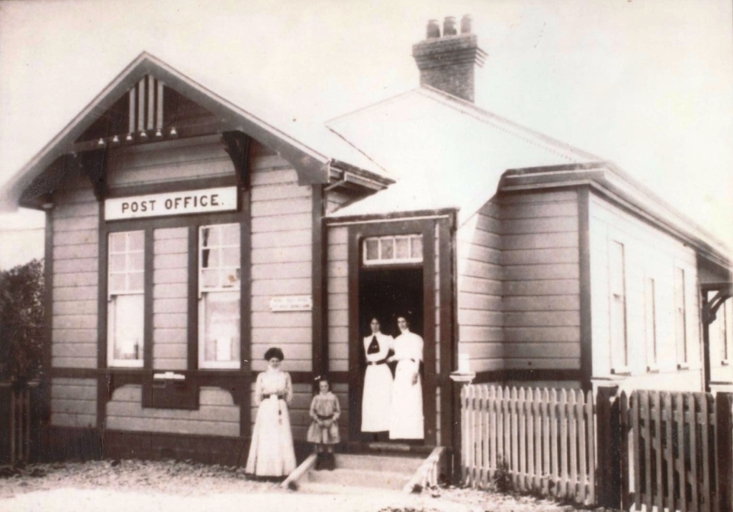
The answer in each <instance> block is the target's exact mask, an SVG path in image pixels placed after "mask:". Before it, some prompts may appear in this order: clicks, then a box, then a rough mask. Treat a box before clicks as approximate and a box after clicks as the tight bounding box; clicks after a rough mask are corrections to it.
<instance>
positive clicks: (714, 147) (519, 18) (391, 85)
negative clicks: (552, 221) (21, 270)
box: [0, 0, 733, 268]
mask: <svg viewBox="0 0 733 512" xmlns="http://www.w3.org/2000/svg"><path fill="white" fill-rule="evenodd" d="M464 14H471V15H472V17H473V31H474V33H476V34H477V35H478V38H479V45H480V46H481V47H482V48H483V49H484V50H485V51H486V52H487V53H488V55H489V56H488V58H487V60H486V63H485V65H484V67H483V68H482V69H480V70H479V71H478V73H477V79H476V81H477V90H476V103H477V104H478V105H479V106H481V107H484V108H486V109H487V110H489V111H491V112H494V113H496V114H499V115H502V116H504V117H507V118H509V119H511V120H512V121H515V122H517V123H519V124H522V125H525V126H527V127H529V128H532V129H534V130H537V131H540V132H543V133H545V134H547V135H549V136H551V137H553V138H555V139H558V140H560V141H563V142H567V143H569V144H571V145H573V146H575V147H578V148H581V149H583V150H585V151H588V152H590V153H594V154H596V155H598V156H600V157H602V158H604V159H607V160H611V161H613V162H614V163H616V164H617V165H618V166H620V167H621V168H622V169H624V170H625V171H626V172H627V173H629V174H630V175H632V176H633V177H634V178H636V179H637V180H638V181H640V182H642V183H643V184H645V185H646V186H647V187H649V188H651V189H652V190H654V191H655V192H656V193H657V194H658V195H660V196H661V197H662V198H664V199H666V200H667V201H668V202H670V203H672V204H673V205H674V206H676V207H677V208H678V209H679V210H680V211H681V212H682V213H683V214H685V215H687V216H688V217H690V218H691V219H693V220H694V221H695V222H697V223H698V224H700V225H701V226H703V227H704V228H705V229H706V230H708V231H710V232H711V233H713V234H714V235H715V236H717V237H718V238H719V239H721V240H723V241H724V242H726V243H727V244H728V245H729V246H731V247H733V1H732V0H725V1H724V0H695V1H692V0H643V1H642V0H631V1H629V0H552V1H547V0H541V1H536V0H491V1H488V0H482V1H480V2H479V1H473V2H472V1H460V0H459V1H453V0H451V1H446V0H443V1H435V0H424V1H419V2H418V1H416V0H391V1H388V2H378V1H361V0H349V1H347V2H344V1H338V0H327V1H324V0H322V1H312V0H283V1H280V2H270V1H247V0H245V1H242V0H229V1H223V0H219V1H217V0H208V1H193V0H167V1H157V2H151V1H150V0H146V1H140V0H125V1H122V0H90V1H79V0H65V1H50V0H46V1H33V0H26V1H13V0H0V183H2V182H4V181H5V180H7V179H8V178H9V177H10V176H12V175H13V174H14V173H15V172H17V171H18V170H19V169H20V168H21V167H22V166H23V165H24V164H25V163H26V162H27V161H28V160H29V159H30V158H31V157H32V156H33V155H34V154H35V153H37V152H38V151H39V150H40V149H41V148H42V147H43V146H44V145H45V144H46V143H47V142H48V141H49V140H50V139H51V138H52V137H53V136H55V135H56V134H57V133H58V132H59V131H60V130H61V129H62V128H63V127H64V126H65V125H66V123H68V122H69V121H70V120H71V119H72V118H73V117H74V116H75V115H76V114H78V113H79V111H81V110H82V109H83V108H84V106H86V104H87V103H89V101H91V100H92V99H93V98H94V96H95V95H96V94H97V93H99V92H100V91H101V90H102V89H103V88H104V87H105V86H106V85H107V84H108V83H109V82H110V81H111V80H112V79H113V78H114V77H115V76H116V75H117V74H118V73H119V72H120V71H121V70H122V69H123V68H124V67H125V66H126V65H127V64H129V63H130V62H131V61H132V60H133V59H134V58H135V57H136V56H137V55H138V54H139V53H140V52H142V51H148V52H150V53H152V54H153V55H155V56H157V57H159V58H161V59H163V60H164V61H166V62H168V63H169V64H170V65H172V66H173V67H175V68H177V69H179V70H181V71H182V72H184V73H188V74H191V75H192V76H194V77H207V79H209V80H210V83H211V85H212V86H222V90H225V88H226V87H231V83H241V86H242V88H243V89H246V90H248V91H250V92H251V94H250V97H252V98H254V99H253V101H257V100H256V98H262V101H267V102H269V103H275V104H277V105H278V107H279V108H280V109H282V110H283V111H284V112H285V113H286V114H287V115H289V116H292V117H293V118H294V119H295V118H298V119H306V118H307V119H311V120H313V121H315V122H324V121H327V120H329V119H332V118H334V117H337V116H340V115H342V114H345V113H348V112H351V111H354V110H357V109H359V108H361V107H364V106H366V105H369V104H372V103H375V102H377V101H380V100H383V99H385V98H388V97H390V96H393V95H395V94H399V93H401V92H405V91H408V90H410V89H413V88H415V87H417V85H418V83H419V75H418V71H417V67H416V66H415V63H414V60H413V58H412V56H411V52H412V45H413V44H414V43H417V42H419V41H420V40H422V39H423V38H424V37H425V25H426V22H427V21H428V20H429V19H439V20H442V19H443V17H444V16H455V17H456V18H457V19H460V17H461V16H463V15H464ZM243 107H244V108H246V105H243ZM42 225H43V216H42V215H38V214H36V215H30V214H27V213H21V214H14V215H10V216H8V215H3V216H0V268H6V267H7V266H10V265H12V264H15V263H16V261H17V262H18V263H19V262H22V261H18V260H23V259H27V258H28V255H29V254H31V253H33V254H34V255H36V256H39V257H40V256H42V247H43V244H42V239H41V238H39V237H41V236H42V232H41V231H40V230H38V227H41V226H42ZM25 228H33V229H35V231H31V234H30V235H28V236H27V237H26V239H27V240H32V239H35V240H36V242H27V244H26V242H23V241H22V240H21V239H23V236H22V235H21V234H18V232H17V230H23V229H25ZM8 230H11V233H10V234H8V233H6V232H7V231H8ZM38 240H40V242H38ZM34 251H37V253H34Z"/></svg>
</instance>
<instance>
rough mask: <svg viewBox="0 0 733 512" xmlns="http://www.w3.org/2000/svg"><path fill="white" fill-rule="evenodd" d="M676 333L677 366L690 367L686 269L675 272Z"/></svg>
mask: <svg viewBox="0 0 733 512" xmlns="http://www.w3.org/2000/svg"><path fill="white" fill-rule="evenodd" d="M674 301H675V306H674V313H675V335H676V337H677V354H678V356H677V367H678V368H688V360H687V356H688V354H687V305H686V303H685V270H684V269H681V268H677V269H675V273H674Z"/></svg>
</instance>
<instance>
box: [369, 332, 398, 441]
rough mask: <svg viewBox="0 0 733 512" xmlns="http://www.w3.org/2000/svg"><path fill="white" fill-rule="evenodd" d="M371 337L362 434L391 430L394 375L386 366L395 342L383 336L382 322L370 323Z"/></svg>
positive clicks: (387, 336) (389, 337)
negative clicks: (390, 419)
mask: <svg viewBox="0 0 733 512" xmlns="http://www.w3.org/2000/svg"><path fill="white" fill-rule="evenodd" d="M369 327H370V328H371V330H372V333H371V334H370V335H369V336H366V337H365V338H364V352H365V353H366V361H367V368H366V373H365V374H364V392H363V395H362V400H361V431H362V432H369V433H374V434H375V436H376V433H377V432H386V431H388V430H389V410H390V402H391V401H392V372H391V371H389V367H388V366H387V364H386V363H387V353H388V352H389V351H390V350H391V349H392V344H393V342H394V339H393V338H392V336H390V335H388V334H382V332H381V330H380V324H379V319H377V318H376V317H373V318H372V319H371V322H370V323H369Z"/></svg>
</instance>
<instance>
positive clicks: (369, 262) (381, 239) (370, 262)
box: [361, 234, 425, 267]
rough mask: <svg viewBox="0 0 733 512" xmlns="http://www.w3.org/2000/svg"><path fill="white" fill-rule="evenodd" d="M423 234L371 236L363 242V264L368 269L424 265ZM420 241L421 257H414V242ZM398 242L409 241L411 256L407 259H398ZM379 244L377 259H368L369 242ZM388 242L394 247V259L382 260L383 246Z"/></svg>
mask: <svg viewBox="0 0 733 512" xmlns="http://www.w3.org/2000/svg"><path fill="white" fill-rule="evenodd" d="M422 238H423V237H422V235H421V234H408V235H388V236H370V237H366V238H364V239H363V240H362V243H361V246H362V258H361V261H362V262H363V264H364V266H366V267H373V266H379V265H395V264H403V263H410V264H412V263H422V262H423V258H424V252H423V251H424V247H425V245H424V243H423V239H422ZM416 239H417V240H420V256H419V257H417V256H412V244H413V241H414V240H416ZM397 240H407V245H408V252H409V254H410V256H408V257H407V258H398V257H397V250H396V247H397ZM374 241H376V242H377V255H378V257H377V259H369V258H368V257H367V243H369V242H374ZM386 242H392V246H393V250H392V251H393V252H392V258H382V244H383V243H386Z"/></svg>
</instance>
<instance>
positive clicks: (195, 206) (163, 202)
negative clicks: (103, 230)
mask: <svg viewBox="0 0 733 512" xmlns="http://www.w3.org/2000/svg"><path fill="white" fill-rule="evenodd" d="M236 209H237V187H218V188H209V189H204V190H188V191H185V192H167V193H164V194H147V195H144V196H133V197H114V198H110V199H107V200H105V201H104V216H105V219H106V220H119V219H140V218H144V217H162V216H166V215H186V214H189V213H210V212H226V211H233V210H236Z"/></svg>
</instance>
